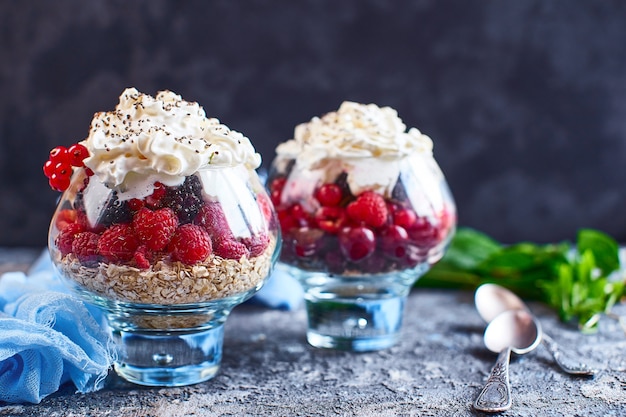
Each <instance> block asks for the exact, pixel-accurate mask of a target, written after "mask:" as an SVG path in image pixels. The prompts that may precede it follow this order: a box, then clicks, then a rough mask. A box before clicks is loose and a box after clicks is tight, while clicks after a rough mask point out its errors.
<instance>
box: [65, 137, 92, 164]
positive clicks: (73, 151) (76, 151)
mask: <svg viewBox="0 0 626 417" xmlns="http://www.w3.org/2000/svg"><path fill="white" fill-rule="evenodd" d="M67 153H68V156H69V162H70V164H71V165H72V166H75V167H82V166H85V163H84V162H83V160H84V159H85V158H87V157H88V156H89V151H88V150H87V148H86V147H85V146H84V145H81V144H80V143H75V144H74V145H72V146H70V148H69V149H68V150H67Z"/></svg>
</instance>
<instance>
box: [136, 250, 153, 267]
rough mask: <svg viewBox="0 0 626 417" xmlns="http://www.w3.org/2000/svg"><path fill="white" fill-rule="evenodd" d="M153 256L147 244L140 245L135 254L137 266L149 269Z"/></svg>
mask: <svg viewBox="0 0 626 417" xmlns="http://www.w3.org/2000/svg"><path fill="white" fill-rule="evenodd" d="M151 256H152V253H151V252H150V250H149V249H148V248H147V247H146V246H139V247H138V248H137V250H136V251H135V253H134V254H133V260H134V261H135V264H136V265H137V268H140V269H149V268H150V258H151Z"/></svg>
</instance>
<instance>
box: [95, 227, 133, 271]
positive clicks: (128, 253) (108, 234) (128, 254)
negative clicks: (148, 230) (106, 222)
mask: <svg viewBox="0 0 626 417" xmlns="http://www.w3.org/2000/svg"><path fill="white" fill-rule="evenodd" d="M138 246H139V240H138V239H137V237H135V234H134V232H133V228H132V227H131V225H130V224H125V223H124V224H116V225H113V226H111V227H110V228H109V229H106V230H105V231H104V232H103V233H102V236H100V240H99V241H98V251H99V252H100V255H102V256H104V257H105V258H106V259H107V261H109V262H117V261H123V262H125V261H129V260H130V259H132V257H133V254H134V253H135V250H137V247H138Z"/></svg>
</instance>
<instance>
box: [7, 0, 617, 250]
mask: <svg viewBox="0 0 626 417" xmlns="http://www.w3.org/2000/svg"><path fill="white" fill-rule="evenodd" d="M0 36H1V38H0V39H1V41H0V175H1V179H0V245H9V246H17V245H22V246H24V245H26V246H43V245H45V244H46V234H47V226H48V223H49V219H50V216H51V215H52V212H53V209H54V205H55V200H56V198H57V197H58V193H56V192H53V191H51V190H50V189H49V188H48V185H47V180H46V178H45V177H44V175H43V173H42V171H41V166H42V165H43V163H44V162H45V160H46V159H47V153H48V151H49V150H50V149H51V148H53V147H54V146H56V145H69V144H72V143H75V142H77V141H79V140H82V139H83V138H84V137H85V136H86V134H87V131H88V127H89V123H90V121H91V118H92V116H93V113H94V112H96V111H100V110H110V109H112V108H113V107H114V106H115V104H116V103H117V99H118V96H119V94H120V93H121V92H122V90H123V89H124V88H125V87H128V86H135V87H137V88H138V89H139V90H140V91H142V92H145V93H149V94H155V93H156V92H157V91H158V90H161V89H170V90H173V91H175V92H177V93H179V94H181V95H182V96H183V97H184V98H186V99H188V100H193V101H198V102H199V103H200V104H202V105H203V106H204V108H205V110H206V112H207V114H208V115H209V116H215V117H218V118H219V119H221V120H222V122H224V123H225V124H227V125H229V126H230V127H231V128H233V129H235V130H239V131H241V132H243V133H244V134H246V135H247V136H248V137H250V138H251V140H252V141H253V143H254V144H255V145H256V147H257V149H258V150H259V151H260V152H261V154H262V156H263V158H264V167H267V166H268V165H269V163H270V162H271V160H272V158H273V156H274V147H275V146H276V144H277V143H278V142H280V141H283V140H286V139H289V138H291V137H292V134H293V128H294V126H295V125H296V124H298V123H301V122H304V121H308V120H309V119H310V118H311V117H312V116H315V115H321V114H323V113H326V112H328V111H332V110H335V109H337V108H338V106H339V104H340V103H341V101H342V100H346V99H349V100H354V101H359V102H364V103H376V104H379V105H389V106H392V107H394V108H396V109H397V110H398V112H399V114H400V116H401V117H402V118H403V120H404V121H405V123H406V124H407V125H408V126H415V127H418V128H419V129H420V130H421V131H422V132H424V133H426V134H428V135H430V136H431V137H432V138H433V139H434V143H435V156H436V158H437V159H438V161H439V163H440V165H441V167H442V169H443V171H444V173H445V174H446V176H447V178H448V182H449V184H450V187H451V189H452V192H453V194H454V196H455V199H456V201H457V204H458V208H459V222H460V224H461V225H463V226H472V227H476V228H479V229H481V230H483V231H485V232H487V233H489V234H491V235H492V236H494V237H496V238H498V239H500V240H502V241H504V242H514V241H519V240H533V241H538V242H547V241H556V240H562V239H572V238H573V237H574V236H575V234H576V230H577V229H579V228H581V227H594V228H598V229H601V230H604V231H606V232H608V233H610V234H611V235H613V236H614V237H616V238H617V239H618V240H620V241H622V242H624V241H626V209H625V207H624V206H625V203H626V197H625V196H626V194H625V193H624V191H626V185H625V184H624V179H626V46H625V45H626V3H625V2H622V1H619V0H615V1H582V0H561V1H550V0H543V1H540V0H509V1H504V0H494V1H478V0H474V1H471V0H458V1H448V0H445V1H441V0H416V1H411V2H408V1H388V0H380V1H374V0H337V1H314V0H305V1H303V0H298V1H286V0H285V1H228V0H223V1H180V2H174V1H166V0H150V1H132V2H130V1H97V0H94V1H88V2H83V1H69V0H65V1H59V0H57V1H54V2H48V1H28V2H26V1H25V2H17V1H10V0H0Z"/></svg>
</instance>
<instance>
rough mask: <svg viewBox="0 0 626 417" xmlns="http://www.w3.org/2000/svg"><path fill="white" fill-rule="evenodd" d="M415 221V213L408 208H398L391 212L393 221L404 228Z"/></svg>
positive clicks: (408, 227) (407, 227) (411, 225)
mask: <svg viewBox="0 0 626 417" xmlns="http://www.w3.org/2000/svg"><path fill="white" fill-rule="evenodd" d="M416 221H417V214H415V212H414V211H413V210H411V209H409V208H398V209H397V210H395V211H394V212H393V222H394V224H397V225H398V226H402V227H404V228H405V229H410V228H411V227H413V225H414V224H415V222H416Z"/></svg>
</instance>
